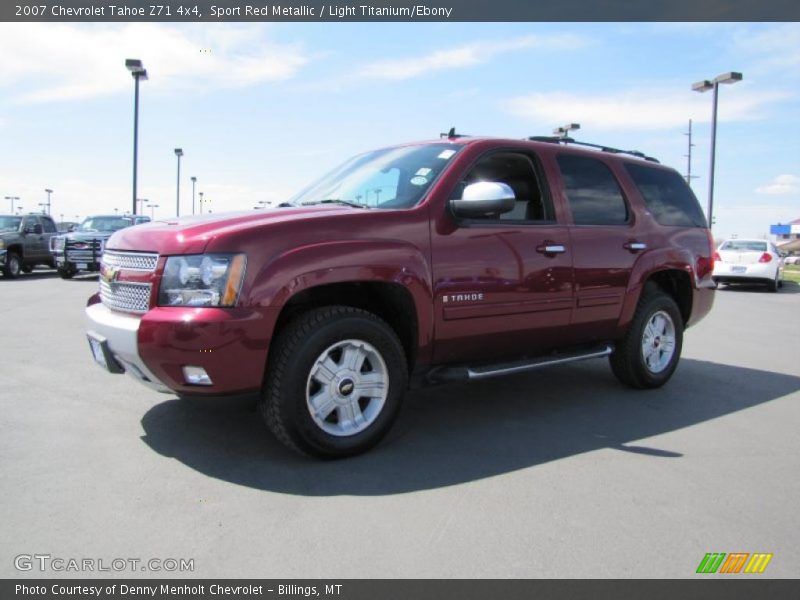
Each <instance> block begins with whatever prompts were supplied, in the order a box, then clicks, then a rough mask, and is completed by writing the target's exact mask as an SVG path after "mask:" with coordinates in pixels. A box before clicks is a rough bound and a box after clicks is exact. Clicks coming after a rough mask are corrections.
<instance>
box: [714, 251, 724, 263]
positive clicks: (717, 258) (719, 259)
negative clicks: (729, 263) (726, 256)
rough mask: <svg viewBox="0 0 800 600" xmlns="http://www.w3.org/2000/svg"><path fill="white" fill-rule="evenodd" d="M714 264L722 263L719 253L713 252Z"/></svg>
mask: <svg viewBox="0 0 800 600" xmlns="http://www.w3.org/2000/svg"><path fill="white" fill-rule="evenodd" d="M714 262H722V257H721V256H720V255H719V252H714Z"/></svg>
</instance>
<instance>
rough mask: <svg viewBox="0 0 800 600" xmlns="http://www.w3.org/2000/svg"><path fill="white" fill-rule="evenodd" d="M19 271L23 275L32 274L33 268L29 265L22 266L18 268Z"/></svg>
mask: <svg viewBox="0 0 800 600" xmlns="http://www.w3.org/2000/svg"><path fill="white" fill-rule="evenodd" d="M20 270H21V271H22V272H23V273H33V267H32V266H31V265H23V266H22V267H20Z"/></svg>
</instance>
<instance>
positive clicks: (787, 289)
mask: <svg viewBox="0 0 800 600" xmlns="http://www.w3.org/2000/svg"><path fill="white" fill-rule="evenodd" d="M717 290H719V291H721V292H740V293H744V292H750V293H752V292H756V293H760V294H771V293H772V292H770V291H769V290H768V289H767V286H765V285H759V284H757V283H735V284H733V285H726V284H723V285H721V286H719V287H717ZM778 293H779V294H800V284H797V283H795V282H794V281H784V282H783V286H782V287H780V288H779V289H778Z"/></svg>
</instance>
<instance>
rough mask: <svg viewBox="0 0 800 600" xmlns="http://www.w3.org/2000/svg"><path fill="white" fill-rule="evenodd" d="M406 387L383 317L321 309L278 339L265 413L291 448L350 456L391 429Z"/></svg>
mask: <svg viewBox="0 0 800 600" xmlns="http://www.w3.org/2000/svg"><path fill="white" fill-rule="evenodd" d="M407 382H408V367H407V364H406V358H405V353H404V351H403V346H402V345H401V344H400V341H399V340H398V338H397V335H396V334H395V332H394V331H393V330H392V329H391V327H389V326H388V325H387V324H386V323H385V322H384V321H383V320H382V319H380V318H378V317H377V316H375V315H373V314H371V313H369V312H366V311H364V310H361V309H357V308H352V307H346V306H328V307H323V308H317V309H313V310H311V311H309V312H307V313H304V314H302V315H300V316H299V317H297V318H296V319H295V320H293V321H292V322H290V323H289V324H288V325H287V326H286V327H285V328H284V329H283V331H282V332H281V333H280V334H279V335H278V338H277V339H276V340H275V344H274V346H273V348H272V351H271V358H270V361H269V367H268V370H267V381H266V386H265V391H264V395H263V398H262V400H261V402H260V409H261V414H262V416H263V418H264V420H265V421H266V423H267V426H268V427H269V429H270V430H271V431H272V433H273V434H275V436H276V437H277V438H278V439H279V440H280V441H281V442H283V443H284V444H285V445H286V446H288V447H290V448H292V449H294V450H298V451H300V452H303V453H305V454H309V455H312V456H319V457H322V458H340V457H344V456H352V455H355V454H359V453H361V452H364V451H366V450H368V449H369V448H371V447H372V446H374V445H375V444H377V443H378V442H379V441H380V440H381V439H382V438H383V436H384V435H386V433H387V432H388V431H389V428H390V427H391V425H392V423H393V422H394V420H395V417H396V416H397V412H398V410H399V408H400V404H401V402H402V399H403V395H404V394H405V389H406V385H407Z"/></svg>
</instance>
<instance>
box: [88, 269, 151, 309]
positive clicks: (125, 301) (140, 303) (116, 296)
mask: <svg viewBox="0 0 800 600" xmlns="http://www.w3.org/2000/svg"><path fill="white" fill-rule="evenodd" d="M150 289H151V286H150V284H149V283H137V282H132V281H112V282H111V283H108V282H107V281H105V280H104V279H103V278H102V277H101V278H100V299H101V300H102V301H103V304H105V305H106V306H107V307H108V308H110V309H111V310H121V311H125V312H135V313H144V312H147V310H148V308H149V307H150Z"/></svg>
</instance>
